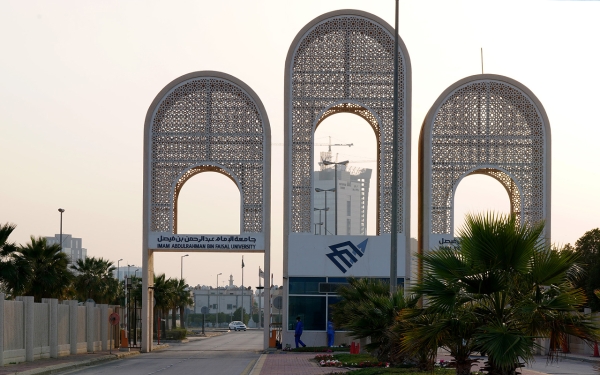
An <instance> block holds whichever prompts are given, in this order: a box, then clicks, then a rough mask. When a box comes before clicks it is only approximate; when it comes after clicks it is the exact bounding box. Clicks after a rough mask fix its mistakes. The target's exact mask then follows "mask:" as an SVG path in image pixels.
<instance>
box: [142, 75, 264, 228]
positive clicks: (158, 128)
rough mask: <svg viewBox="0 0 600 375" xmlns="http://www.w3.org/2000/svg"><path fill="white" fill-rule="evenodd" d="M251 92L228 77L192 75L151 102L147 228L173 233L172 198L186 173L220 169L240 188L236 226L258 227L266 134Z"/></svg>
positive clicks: (260, 224)
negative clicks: (148, 224)
mask: <svg viewBox="0 0 600 375" xmlns="http://www.w3.org/2000/svg"><path fill="white" fill-rule="evenodd" d="M263 130H264V122H263V116H262V114H261V113H260V111H259V109H258V107H257V105H256V103H255V102H254V100H253V99H252V97H251V96H250V95H249V94H248V93H246V92H245V91H244V90H243V89H242V88H240V87H239V86H237V85H236V84H234V83H232V82H231V81H229V80H227V79H223V78H217V77H209V76H207V77H196V78H191V79H189V80H186V81H184V82H182V83H181V84H179V85H177V86H176V87H175V88H173V89H172V90H170V91H169V92H168V93H167V94H166V95H165V96H164V97H163V98H162V100H161V101H160V103H159V104H158V105H157V106H156V110H155V111H154V114H153V117H152V120H151V129H150V139H151V145H152V151H151V160H150V170H151V186H152V188H151V202H150V205H151V209H150V231H152V232H170V233H177V221H176V218H177V212H176V206H177V197H178V194H179V191H180V189H181V187H182V185H183V184H184V183H185V181H187V180H188V179H189V178H190V177H192V176H193V175H195V174H197V173H201V172H205V171H214V172H219V173H222V174H224V175H226V176H228V177H229V178H231V179H232V180H233V181H235V182H236V184H237V185H238V186H239V187H240V189H241V192H240V193H241V203H242V212H243V214H242V215H241V218H240V219H241V227H242V228H241V229H242V231H243V232H250V233H260V232H262V231H263V228H264V227H265V225H264V220H265V217H264V215H265V212H264V201H265V197H264V190H265V176H264V173H263V168H264V162H265V156H264V155H265V151H266V150H267V148H266V137H265V135H264V131H263Z"/></svg>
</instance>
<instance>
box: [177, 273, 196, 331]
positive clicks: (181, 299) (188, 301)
mask: <svg viewBox="0 0 600 375" xmlns="http://www.w3.org/2000/svg"><path fill="white" fill-rule="evenodd" d="M174 293H175V305H176V306H178V307H179V326H180V327H181V328H185V323H184V322H185V319H184V312H185V307H186V306H191V305H193V304H194V299H193V298H192V296H191V295H190V292H189V289H188V285H187V284H186V283H185V280H184V279H179V280H177V283H176V284H175V290H174Z"/></svg>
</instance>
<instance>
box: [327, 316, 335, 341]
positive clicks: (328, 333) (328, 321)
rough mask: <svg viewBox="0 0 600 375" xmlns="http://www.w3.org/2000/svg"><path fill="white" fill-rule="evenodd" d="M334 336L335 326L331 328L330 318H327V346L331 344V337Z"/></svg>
mask: <svg viewBox="0 0 600 375" xmlns="http://www.w3.org/2000/svg"><path fill="white" fill-rule="evenodd" d="M334 337H335V328H333V322H332V321H331V319H328V320H327V346H328V347H330V348H331V347H332V346H333V341H334V340H333V338H334Z"/></svg>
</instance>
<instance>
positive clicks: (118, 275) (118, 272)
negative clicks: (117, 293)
mask: <svg viewBox="0 0 600 375" xmlns="http://www.w3.org/2000/svg"><path fill="white" fill-rule="evenodd" d="M122 260H123V259H119V260H117V280H118V281H119V283H120V282H121V270H120V267H119V265H120V264H121V261H122Z"/></svg>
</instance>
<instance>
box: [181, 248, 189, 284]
mask: <svg viewBox="0 0 600 375" xmlns="http://www.w3.org/2000/svg"><path fill="white" fill-rule="evenodd" d="M189 256H190V254H185V255H182V256H181V280H183V258H185V257H189Z"/></svg>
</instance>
